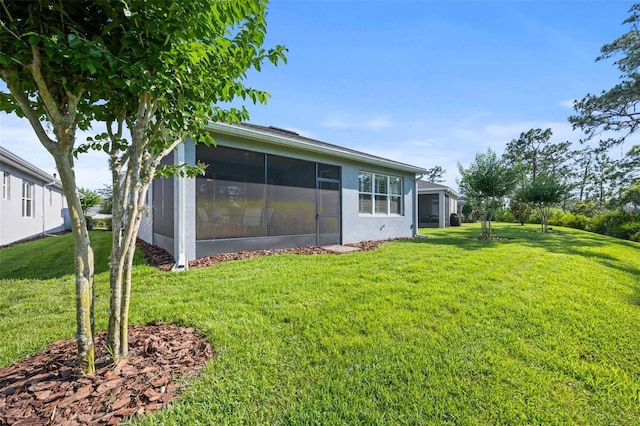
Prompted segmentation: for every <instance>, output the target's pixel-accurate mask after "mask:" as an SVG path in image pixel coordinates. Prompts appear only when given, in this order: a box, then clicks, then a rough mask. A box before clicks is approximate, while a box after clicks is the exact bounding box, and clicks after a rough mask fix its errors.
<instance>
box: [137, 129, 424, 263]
mask: <svg viewBox="0 0 640 426" xmlns="http://www.w3.org/2000/svg"><path fill="white" fill-rule="evenodd" d="M206 131H209V132H211V133H212V135H213V136H214V138H215V140H216V143H217V146H216V147H207V146H205V145H202V144H198V145H195V144H194V143H193V142H192V141H190V140H188V141H187V142H186V143H184V144H181V145H180V146H179V148H178V149H177V150H176V151H175V152H174V153H173V154H172V155H170V156H169V157H167V158H165V160H164V161H165V163H175V164H181V163H187V164H196V163H197V162H201V163H204V164H206V165H207V168H206V171H205V175H204V176H202V177H198V178H195V179H193V178H182V177H171V178H160V179H156V180H155V181H154V182H153V184H152V188H151V189H150V191H149V197H148V200H147V205H149V206H152V209H150V210H149V211H148V212H147V214H146V215H145V217H144V218H143V221H142V223H141V227H140V232H139V236H140V238H142V239H143V240H145V241H147V242H150V243H152V244H155V245H157V246H160V247H162V248H164V249H166V250H167V251H169V252H170V253H171V254H172V255H173V256H174V258H176V259H177V260H178V264H179V265H185V264H186V261H188V260H191V259H196V258H200V257H205V256H209V255H213V254H216V253H223V252H236V251H242V250H259V249H276V248H288V247H302V246H327V245H336V244H346V243H355V242H359V241H364V240H384V239H390V238H399V237H413V236H415V235H416V232H417V225H418V222H417V214H418V211H417V206H416V203H415V200H416V175H421V174H423V173H424V172H425V170H424V169H422V168H420V167H416V166H411V165H408V164H404V163H399V162H396V161H391V160H388V159H385V158H381V157H377V156H373V155H369V154H365V153H363V152H359V151H355V150H352V149H348V148H343V147H340V146H336V145H332V144H329V143H325V142H321V141H318V140H314V139H310V138H307V137H303V136H301V135H299V134H297V133H295V132H292V131H289V130H285V129H280V128H276V127H265V126H258V125H253V124H246V123H245V124H240V125H229V124H226V123H210V124H209V125H208V127H207V128H206Z"/></svg>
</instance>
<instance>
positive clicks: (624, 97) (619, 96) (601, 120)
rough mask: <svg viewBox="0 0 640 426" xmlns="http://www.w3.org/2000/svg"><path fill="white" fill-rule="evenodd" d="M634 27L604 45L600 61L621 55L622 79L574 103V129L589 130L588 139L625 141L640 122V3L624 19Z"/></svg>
mask: <svg viewBox="0 0 640 426" xmlns="http://www.w3.org/2000/svg"><path fill="white" fill-rule="evenodd" d="M623 23H624V24H627V25H629V26H630V27H631V28H630V30H629V32H627V33H626V34H624V35H622V36H620V37H618V38H617V39H615V40H614V41H613V42H612V43H609V44H605V45H604V46H602V48H601V49H600V53H601V54H600V56H598V57H597V58H596V62H599V61H602V60H605V59H610V58H614V57H617V58H618V59H617V60H616V61H615V62H614V65H616V66H617V67H618V69H619V70H620V72H621V75H620V82H619V83H618V84H616V85H615V86H614V87H612V88H611V89H609V90H603V91H602V93H600V94H599V95H593V94H587V95H586V96H585V97H584V98H582V99H581V100H579V101H576V102H575V103H574V109H575V111H576V115H573V116H571V117H569V122H570V123H571V124H572V125H573V128H574V129H580V130H582V131H584V133H585V134H586V140H589V139H592V138H594V137H599V136H603V134H605V135H604V136H605V138H604V139H602V140H601V144H602V146H603V147H609V146H612V145H617V144H620V143H622V142H623V141H624V140H625V139H626V138H627V137H628V136H629V135H631V134H633V133H635V132H636V131H637V130H638V127H639V126H640V105H639V102H640V37H639V36H640V28H639V27H638V25H639V23H640V4H634V5H633V6H632V7H631V9H629V17H628V18H627V19H626V20H625V21H624V22H623Z"/></svg>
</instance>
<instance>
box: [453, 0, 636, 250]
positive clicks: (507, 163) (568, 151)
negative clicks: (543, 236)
mask: <svg viewBox="0 0 640 426" xmlns="http://www.w3.org/2000/svg"><path fill="white" fill-rule="evenodd" d="M624 23H625V24H627V25H629V26H630V27H631V28H630V30H629V32H627V33H626V34H624V35H622V36H621V37H619V38H617V39H616V40H614V41H613V42H612V43H610V44H606V45H604V46H603V47H602V49H601V55H600V56H599V57H597V58H596V61H601V60H604V59H610V58H613V57H616V61H615V65H616V66H617V67H618V69H619V71H620V73H621V76H620V82H619V83H618V84H617V85H616V86H614V87H613V88H611V89H609V90H605V91H603V92H602V93H600V94H599V95H592V94H587V95H586V96H585V97H584V98H583V99H581V100H579V101H576V102H575V103H574V109H575V111H576V113H575V115H573V116H571V117H569V122H570V123H571V124H572V125H573V128H574V129H579V130H581V131H582V132H584V134H585V135H586V136H585V138H584V139H583V140H580V141H579V142H580V144H579V148H578V149H572V147H573V146H574V145H577V144H572V143H571V142H569V141H563V142H552V141H551V137H552V135H553V134H552V131H551V129H545V130H543V129H531V130H529V131H527V132H523V133H521V134H520V137H519V138H518V139H514V140H512V141H511V142H509V143H508V144H507V146H506V149H505V152H504V153H503V154H502V156H501V157H498V156H497V155H496V154H495V153H494V152H493V151H491V150H489V151H488V152H487V153H484V154H478V155H477V156H476V159H475V161H474V162H473V163H472V164H471V165H470V166H469V167H468V168H465V167H463V166H462V165H461V164H458V169H459V171H460V175H461V178H460V180H459V181H458V183H459V185H460V191H461V192H462V193H463V194H464V195H465V196H466V197H467V199H468V204H469V206H470V207H467V206H465V210H466V213H467V217H468V216H471V217H473V218H475V219H477V220H481V221H483V227H482V230H483V231H482V236H483V238H491V228H490V226H485V225H484V222H489V223H490V221H491V220H494V219H495V220H498V221H508V222H517V223H521V224H524V223H540V224H541V226H542V231H544V232H546V231H548V226H549V225H556V226H558V225H561V226H569V227H574V228H579V229H586V230H589V231H593V232H598V233H602V234H606V235H611V236H615V237H618V238H624V239H629V240H633V241H640V145H632V146H631V148H630V149H628V150H624V151H622V152H625V151H626V154H625V155H624V156H621V158H616V155H614V154H613V152H614V149H615V150H616V151H617V152H620V146H621V145H622V144H623V143H624V142H625V141H627V138H628V137H629V136H630V135H632V134H634V133H635V132H636V131H637V130H638V128H640V105H639V104H640V91H638V90H637V88H638V87H640V37H639V36H640V29H639V27H638V25H639V23H640V4H635V5H634V6H632V7H631V9H630V11H629V17H628V18H627V19H626V20H625V21H624ZM464 213H465V212H463V214H464Z"/></svg>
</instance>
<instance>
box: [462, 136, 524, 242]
mask: <svg viewBox="0 0 640 426" xmlns="http://www.w3.org/2000/svg"><path fill="white" fill-rule="evenodd" d="M458 171H459V172H460V176H461V177H460V178H459V180H458V185H459V187H460V191H461V192H462V193H463V194H464V195H466V196H467V199H468V200H469V201H471V203H473V206H474V207H475V209H476V212H477V213H478V216H479V218H480V223H481V227H482V239H490V238H491V232H492V230H491V221H492V220H493V218H494V216H495V212H496V207H497V206H498V205H499V204H500V202H501V201H502V200H503V199H504V197H505V196H506V195H507V194H509V193H510V192H511V191H512V190H513V186H514V182H515V177H516V172H515V169H514V168H511V167H509V166H508V165H507V163H506V161H505V160H503V159H501V158H498V156H497V155H496V153H495V152H494V151H493V150H492V149H491V148H489V149H488V150H487V152H486V153H478V154H476V157H475V161H474V162H473V163H471V164H470V165H469V167H468V168H464V167H463V166H462V164H460V163H458Z"/></svg>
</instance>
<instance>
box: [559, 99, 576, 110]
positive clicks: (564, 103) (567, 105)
mask: <svg viewBox="0 0 640 426" xmlns="http://www.w3.org/2000/svg"><path fill="white" fill-rule="evenodd" d="M574 102H575V99H568V100H566V101H560V102H558V105H560V106H561V107H565V108H569V109H573V103H574Z"/></svg>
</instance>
